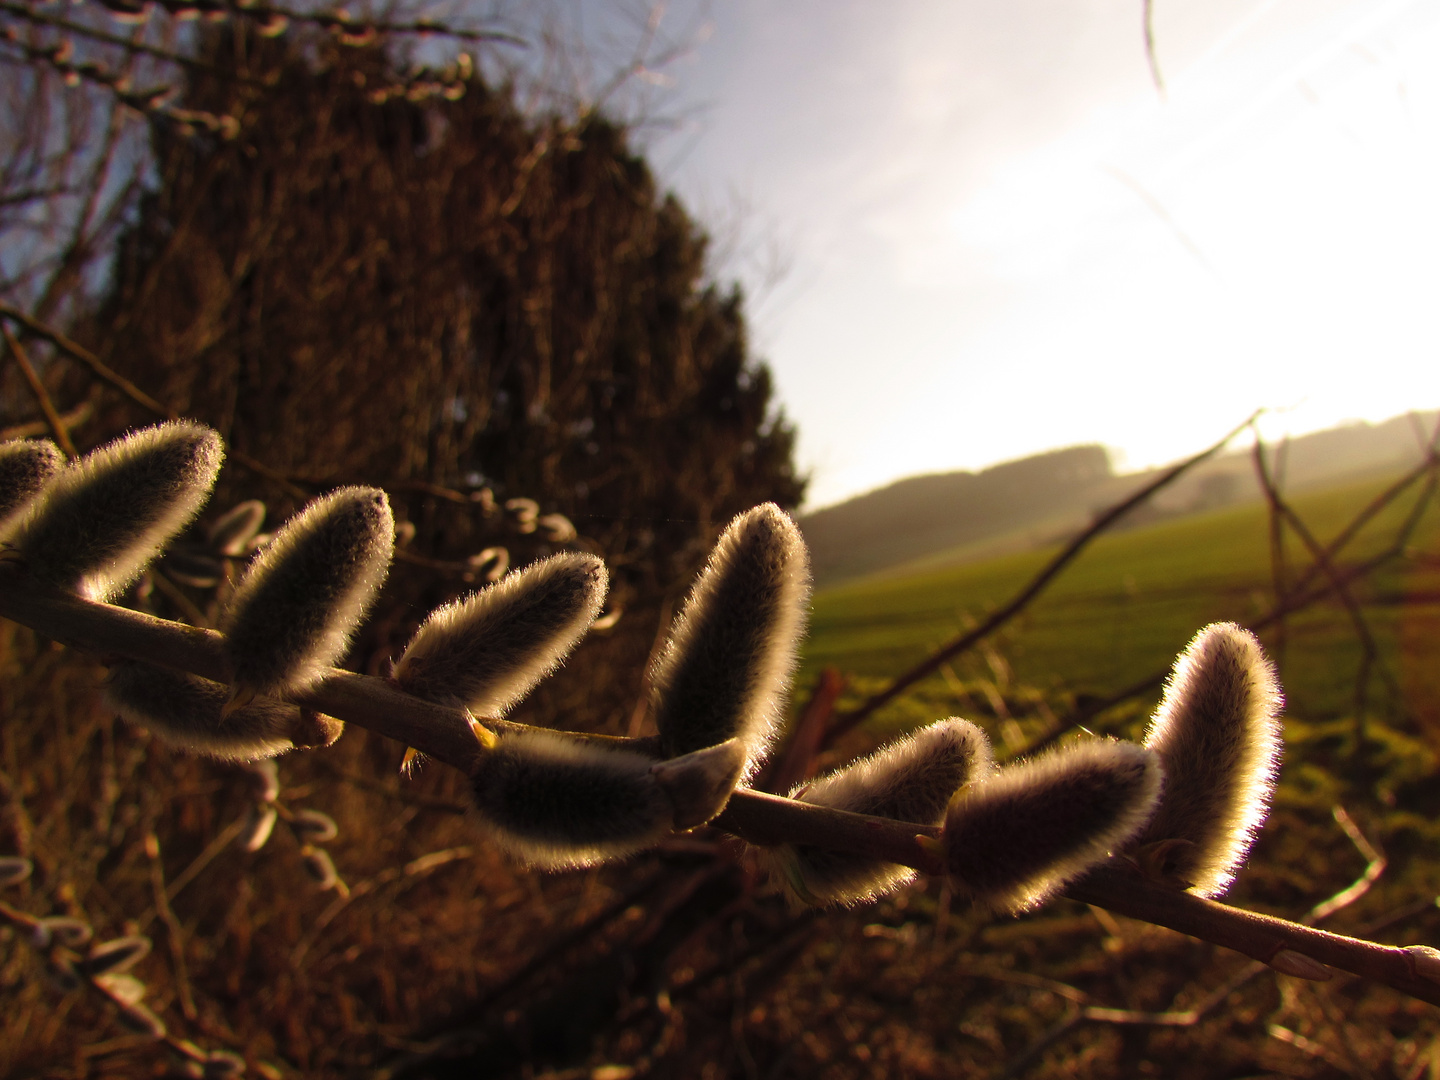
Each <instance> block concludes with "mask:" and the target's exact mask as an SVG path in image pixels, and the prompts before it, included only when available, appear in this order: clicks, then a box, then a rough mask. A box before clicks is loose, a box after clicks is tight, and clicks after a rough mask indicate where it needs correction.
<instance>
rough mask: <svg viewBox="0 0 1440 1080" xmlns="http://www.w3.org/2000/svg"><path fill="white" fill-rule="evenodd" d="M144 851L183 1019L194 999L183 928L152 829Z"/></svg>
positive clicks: (191, 1009) (188, 1017)
mask: <svg viewBox="0 0 1440 1080" xmlns="http://www.w3.org/2000/svg"><path fill="white" fill-rule="evenodd" d="M145 855H146V857H147V858H149V860H150V886H151V889H152V891H153V892H154V895H155V911H156V913H157V914H158V915H159V916H160V921H161V922H163V923H164V924H165V929H166V931H167V932H168V934H169V943H170V963H171V965H172V966H173V967H174V970H175V992H176V994H177V996H178V997H179V998H180V1011H181V1012H182V1013H184V1014H185V1019H186V1020H194V1019H195V1015H196V1013H195V999H194V997H193V996H192V995H191V993H190V976H189V973H188V972H187V970H186V967H185V931H184V929H183V928H182V927H181V926H180V920H179V919H177V918H176V917H175V911H174V909H173V908H171V906H170V901H169V899H168V898H167V897H166V896H165V864H164V863H163V862H161V861H160V838H159V837H158V836H156V835H155V834H154V833H153V832H151V833H148V834H146V836H145Z"/></svg>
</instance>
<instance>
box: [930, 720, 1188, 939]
mask: <svg viewBox="0 0 1440 1080" xmlns="http://www.w3.org/2000/svg"><path fill="white" fill-rule="evenodd" d="M1160 782H1161V769H1160V765H1159V762H1158V760H1157V759H1156V757H1155V755H1154V754H1152V753H1151V752H1150V751H1149V750H1146V749H1145V748H1144V747H1141V746H1136V745H1135V744H1134V743H1127V742H1120V741H1118V740H1115V739H1096V740H1094V741H1091V742H1083V743H1077V744H1074V745H1072V746H1068V747H1065V748H1064V749H1061V750H1056V751H1052V752H1050V753H1048V754H1045V755H1044V756H1042V757H1039V758H1036V759H1035V760H1033V761H1028V762H1026V763H1024V764H1022V765H1015V766H1012V767H1009V768H1005V769H1001V770H1000V771H999V772H997V773H996V774H995V775H994V776H993V777H992V778H991V779H989V780H987V781H986V782H984V783H981V784H974V785H972V786H971V787H970V788H969V789H968V790H966V791H965V792H963V793H962V794H961V795H960V796H959V797H958V798H956V800H955V801H954V802H953V803H951V805H950V810H949V812H948V813H947V814H946V816H945V833H944V836H943V839H942V842H943V844H944V848H945V860H946V867H947V869H948V870H949V872H950V877H951V881H952V882H953V883H954V885H955V887H956V888H957V889H958V890H959V891H961V892H964V893H968V894H969V895H970V896H971V897H973V898H974V899H975V901H976V902H977V903H980V904H984V905H986V906H988V907H994V908H1008V909H1010V910H1015V911H1019V910H1023V909H1025V908H1028V907H1033V906H1035V905H1036V904H1039V903H1041V902H1042V901H1044V900H1045V899H1046V898H1047V897H1049V896H1050V895H1051V894H1052V893H1054V892H1055V891H1056V890H1057V889H1059V888H1060V887H1061V886H1062V885H1064V884H1065V882H1066V881H1069V880H1070V879H1072V878H1074V877H1077V876H1079V875H1080V874H1082V873H1084V872H1085V871H1086V870H1088V869H1089V868H1090V867H1092V866H1094V865H1095V864H1096V863H1098V862H1099V861H1100V860H1102V859H1104V858H1105V857H1106V856H1107V855H1108V854H1109V853H1110V851H1111V850H1112V849H1113V848H1115V847H1117V846H1119V845H1121V844H1124V843H1125V842H1126V841H1127V840H1129V839H1130V838H1131V837H1133V836H1134V835H1135V834H1136V833H1137V832H1139V831H1140V829H1142V828H1143V827H1144V825H1145V823H1146V821H1148V820H1149V817H1150V814H1151V812H1152V811H1153V809H1154V806H1155V800H1156V798H1157V797H1158V795H1159V793H1160Z"/></svg>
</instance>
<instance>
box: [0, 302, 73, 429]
mask: <svg viewBox="0 0 1440 1080" xmlns="http://www.w3.org/2000/svg"><path fill="white" fill-rule="evenodd" d="M0 333H3V334H4V335H5V344H6V345H7V346H8V347H9V349H10V355H11V356H13V357H14V358H15V364H16V366H17V367H19V368H20V373H21V374H22V375H24V376H25V381H26V382H27V383H28V384H29V385H30V392H31V393H32V394H34V395H35V401H36V403H37V404H38V405H39V406H40V411H41V412H42V413H44V414H45V422H46V423H47V424H49V425H50V432H51V434H53V435H54V436H55V442H56V443H58V444H59V446H60V449H61V450H63V451H65V456H66V457H67V458H74V457H75V456H76V453H75V444H74V443H73V442H71V441H70V433H69V432H68V431H66V430H65V421H64V420H62V419H61V418H60V413H59V411H58V410H56V408H55V403H54V402H53V401H51V400H50V394H49V392H48V391H46V389H45V384H44V383H42V382H41V381H40V376H39V375H37V374H36V373H35V367H34V365H33V364H31V363H30V357H28V356H26V355H25V350H24V349H23V348H22V347H21V345H20V342H19V341H17V340H16V338H15V335H14V334H13V333H12V332H11V330H10V327H8V326H6V325H5V324H4V323H3V322H0Z"/></svg>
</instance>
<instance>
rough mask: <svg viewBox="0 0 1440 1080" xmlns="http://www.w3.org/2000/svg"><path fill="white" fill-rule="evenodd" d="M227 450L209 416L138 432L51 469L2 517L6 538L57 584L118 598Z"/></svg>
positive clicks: (196, 500)
mask: <svg viewBox="0 0 1440 1080" xmlns="http://www.w3.org/2000/svg"><path fill="white" fill-rule="evenodd" d="M223 458H224V451H223V450H222V448H221V443H220V436H219V435H217V434H216V433H215V432H213V431H211V430H210V429H209V428H207V427H205V426H204V425H202V424H195V423H191V422H190V421H187V420H173V421H171V422H169V423H165V424H159V425H157V426H155V427H150V428H145V429H143V430H141V431H136V432H133V433H131V434H129V435H126V436H125V437H124V438H120V439H116V440H115V441H114V442H112V443H109V444H107V445H106V446H102V447H100V449H98V450H95V451H93V452H91V453H89V454H86V455H85V456H84V457H82V458H80V459H79V460H77V461H73V462H71V463H70V464H69V465H67V466H65V467H64V468H63V469H61V470H59V471H58V472H56V473H55V474H54V475H53V476H51V478H50V479H49V481H47V482H46V483H45V484H44V486H43V487H42V488H41V489H40V490H39V492H37V493H36V494H35V495H34V497H33V498H31V499H30V501H29V502H28V503H27V504H26V505H25V506H24V508H23V509H22V510H20V511H19V512H18V513H14V514H12V515H11V516H10V517H9V518H8V519H6V520H5V521H4V523H3V531H0V543H4V544H7V545H9V547H10V548H11V549H12V551H13V554H14V555H15V556H17V557H18V558H20V559H21V560H22V561H23V562H24V563H25V566H26V568H27V570H28V571H29V572H30V573H31V574H33V575H35V576H36V577H38V578H41V579H43V580H45V581H48V582H50V583H51V584H52V585H55V586H58V587H59V588H62V589H65V590H67V591H69V592H73V593H77V594H79V595H80V596H83V597H85V598H86V599H87V600H111V599H114V598H115V597H116V596H118V595H119V594H120V593H121V592H123V591H124V589H125V587H126V586H127V585H129V584H130V583H131V582H132V581H134V580H135V578H136V577H137V576H138V575H139V573H140V571H141V570H143V569H144V568H145V566H146V564H148V563H149V562H150V560H151V559H153V558H154V557H155V556H156V555H158V554H159V552H160V550H161V548H163V547H164V546H165V544H166V543H167V542H168V541H169V540H170V539H171V538H172V537H174V536H175V535H176V534H177V533H178V532H180V530H181V529H183V528H184V527H185V526H186V525H188V524H189V523H190V521H191V520H192V519H193V518H194V517H195V515H196V514H197V513H198V512H199V510H200V508H201V507H202V506H203V505H204V504H205V500H206V499H207V498H209V497H210V489H211V488H212V487H214V485H215V477H216V475H217V474H218V473H219V471H220V462H221V461H222V459H223Z"/></svg>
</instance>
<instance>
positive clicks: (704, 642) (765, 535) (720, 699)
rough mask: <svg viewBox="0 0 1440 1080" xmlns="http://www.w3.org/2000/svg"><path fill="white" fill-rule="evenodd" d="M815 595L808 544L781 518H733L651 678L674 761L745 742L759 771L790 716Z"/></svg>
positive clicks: (773, 510) (771, 513)
mask: <svg viewBox="0 0 1440 1080" xmlns="http://www.w3.org/2000/svg"><path fill="white" fill-rule="evenodd" d="M809 596H810V565H809V555H808V553H807V552H806V549H805V541H804V539H803V538H802V537H801V536H800V530H799V529H797V528H796V527H795V523H794V522H793V521H791V520H790V518H789V517H787V516H786V514H785V513H784V511H782V510H781V509H780V508H779V507H778V506H776V505H775V504H773V503H765V504H763V505H761V506H757V507H755V508H754V509H753V510H749V511H746V512H745V513H743V514H741V515H739V516H738V517H736V518H735V520H734V521H732V522H731V523H730V525H729V526H728V527H727V528H726V530H725V532H724V533H723V534H721V537H720V540H719V542H718V543H717V544H716V545H715V550H714V551H713V552H712V553H711V555H710V561H709V562H708V563H707V564H706V566H705V569H704V570H702V571H701V572H700V576H699V578H698V579H697V580H696V582H695V585H694V587H693V588H692V589H691V591H690V596H689V599H687V600H686V602H685V607H684V610H682V611H681V613H680V615H679V617H678V618H677V619H676V620H675V628H674V630H673V632H672V633H671V635H670V640H669V642H668V643H667V644H666V646H665V649H664V651H663V652H662V653H661V654H660V657H659V658H658V660H657V661H656V663H655V668H654V671H653V673H652V675H651V680H650V682H651V686H652V688H653V701H654V705H655V722H656V725H657V727H658V728H659V730H660V741H661V744H662V746H663V747H664V749H665V752H666V753H667V754H670V755H672V756H673V755H678V754H688V753H690V752H691V751H693V750H700V749H703V748H704V747H707V746H715V745H717V744H719V743H722V742H724V741H725V740H727V739H732V738H738V739H740V740H741V741H742V742H743V743H744V744H745V746H746V748H747V753H748V765H747V772H750V771H753V770H754V768H755V766H756V765H758V764H759V762H760V760H761V759H762V758H763V757H764V755H765V752H766V750H767V749H768V747H769V744H770V740H771V738H772V737H773V735H774V731H775V726H776V724H777V723H778V722H779V719H780V715H781V712H782V710H783V708H784V703H785V694H786V692H787V691H788V689H789V686H790V676H791V673H792V672H793V671H794V668H795V659H796V653H797V649H798V646H799V641H800V636H801V634H802V633H803V631H804V626H805V615H806V604H807V601H808V600H809Z"/></svg>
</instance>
